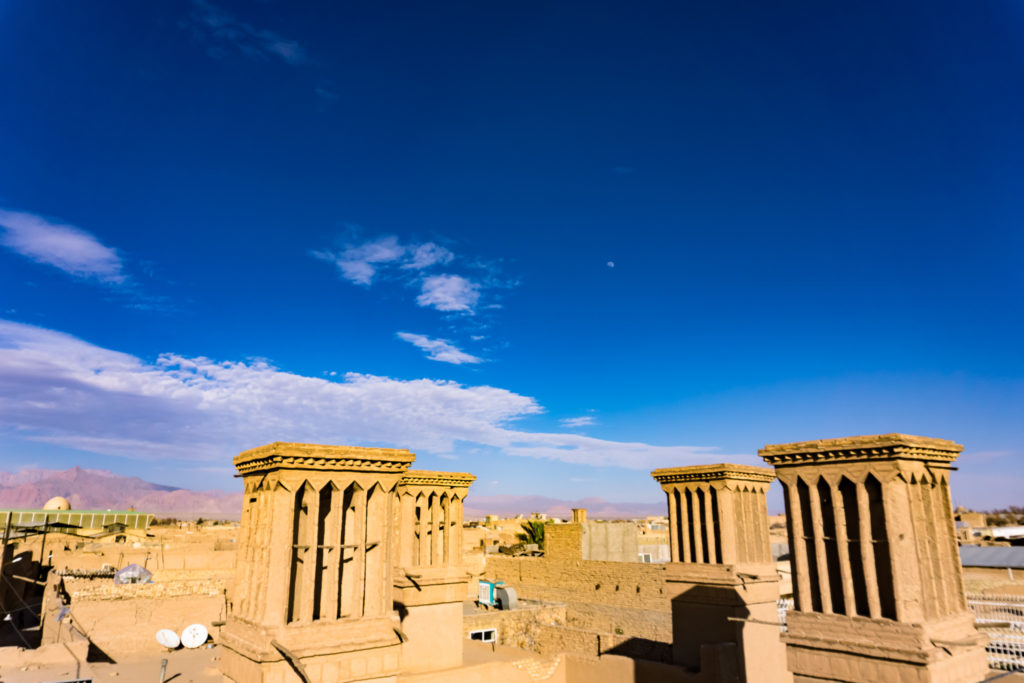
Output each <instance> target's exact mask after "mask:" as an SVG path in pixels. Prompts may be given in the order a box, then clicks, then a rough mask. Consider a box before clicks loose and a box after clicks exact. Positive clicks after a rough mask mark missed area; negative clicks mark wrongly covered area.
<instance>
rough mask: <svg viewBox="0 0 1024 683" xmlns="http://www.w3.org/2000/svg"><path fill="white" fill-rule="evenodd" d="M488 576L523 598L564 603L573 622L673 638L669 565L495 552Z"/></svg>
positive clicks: (601, 630) (636, 635)
mask: <svg viewBox="0 0 1024 683" xmlns="http://www.w3.org/2000/svg"><path fill="white" fill-rule="evenodd" d="M485 576H486V578H488V579H493V580H496V581H504V582H505V583H506V584H508V585H510V586H512V587H514V588H515V589H516V592H517V593H518V594H519V595H520V596H522V597H525V598H529V599H531V600H543V601H545V602H558V603H564V604H565V605H566V619H567V624H568V626H570V627H573V628H577V629H583V630H591V631H596V632H599V633H604V634H611V635H618V636H623V635H625V636H628V637H631V638H633V639H644V640H648V641H655V642H657V643H662V644H665V645H670V644H671V642H672V606H671V602H670V598H671V596H670V595H668V594H667V592H666V591H667V587H666V583H665V566H664V565H653V564H642V563H624V562H595V561H582V560H581V561H576V562H559V561H554V560H553V559H550V558H532V557H523V558H511V557H496V556H490V557H488V558H487V569H486V572H485Z"/></svg>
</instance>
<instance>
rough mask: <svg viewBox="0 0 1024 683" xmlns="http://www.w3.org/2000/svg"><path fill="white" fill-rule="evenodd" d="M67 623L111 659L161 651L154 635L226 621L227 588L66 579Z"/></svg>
mask: <svg viewBox="0 0 1024 683" xmlns="http://www.w3.org/2000/svg"><path fill="white" fill-rule="evenodd" d="M64 588H65V591H66V592H67V594H68V596H69V597H70V602H69V604H68V607H70V609H71V620H72V623H73V624H74V626H75V627H76V628H78V629H79V630H80V631H81V632H82V633H84V634H85V635H86V636H87V637H88V638H89V639H90V640H91V641H92V642H93V644H95V645H96V647H98V648H99V649H100V650H102V651H103V652H104V653H106V654H107V655H109V656H110V657H112V658H114V659H118V658H119V657H123V656H125V655H133V654H139V653H151V654H156V653H159V652H161V651H162V648H161V647H160V645H159V644H158V643H157V642H156V632H157V631H158V630H159V629H162V628H169V629H172V630H174V631H176V632H180V631H181V630H182V629H183V628H185V627H186V626H188V625H189V624H197V623H198V624H202V625H203V626H205V627H206V629H207V630H208V631H209V632H210V633H211V634H214V637H215V638H216V633H217V629H216V628H214V627H213V622H215V621H223V620H224V618H225V587H224V582H223V581H219V580H206V581H169V582H162V583H148V584H128V585H120V586H118V585H115V584H114V582H113V581H111V580H110V579H71V578H66V579H65V580H64Z"/></svg>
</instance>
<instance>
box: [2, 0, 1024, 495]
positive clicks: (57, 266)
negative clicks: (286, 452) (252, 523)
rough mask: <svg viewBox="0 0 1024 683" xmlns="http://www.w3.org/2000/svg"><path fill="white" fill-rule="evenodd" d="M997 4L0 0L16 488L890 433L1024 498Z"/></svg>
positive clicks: (750, 446) (541, 480)
mask: <svg viewBox="0 0 1024 683" xmlns="http://www.w3.org/2000/svg"><path fill="white" fill-rule="evenodd" d="M1022 36H1024V10H1022V9H1021V5H1019V4H1018V3H953V2H928V3H924V2H909V3H899V4H898V5H897V6H894V5H892V4H891V3H881V2H877V3H876V2H871V3H858V4H856V5H845V6H839V5H830V4H827V3H824V4H823V3H813V2H792V3H784V4H782V5H773V6H771V7H768V6H765V5H764V4H763V3H754V2H746V3H735V2H732V3H730V2H709V3H690V2H651V3H646V4H640V5H637V4H635V3H634V4H633V5H626V4H623V3H607V4H605V3H599V2H598V3H595V2H588V3H558V2H544V3H531V2H527V3H514V4H494V3H477V2H466V3H458V2H452V3H440V4H437V3H434V4H423V3H368V4H363V5H356V4H353V3H320V4H316V3H307V4H299V3H284V2H262V3H233V2H226V1H224V2H216V3H214V2H207V1H206V0H202V1H193V2H186V1H184V0H181V1H170V0H167V1H161V2H151V3H114V2H97V3H71V4H68V3H55V2H32V3H15V2H11V1H10V0H0V92H2V93H3V94H4V96H3V97H0V467H2V468H5V469H18V468H20V467H24V466H30V465H36V466H43V467H67V466H70V465H72V464H83V465H88V466H92V467H101V468H107V469H113V470H118V471H122V472H125V473H128V474H133V475H138V476H142V477H144V478H148V479H151V480H155V481H160V482H162V483H168V484H174V485H183V486H190V487H193V488H231V487H234V486H236V485H237V484H236V482H235V481H234V480H233V479H232V477H231V473H232V470H231V467H230V458H231V457H232V456H233V455H234V454H236V453H237V452H238V451H240V450H243V449H245V448H249V447H252V446H256V445H260V444H262V443H265V442H268V441H272V440H296V441H314V442H326V443H351V444H361V445H378V444H379V445H393V446H399V447H405V448H410V449H412V450H414V451H415V452H417V453H418V455H419V459H418V461H417V466H418V467H421V468H426V469H451V470H460V471H470V472H473V473H475V474H477V475H478V477H479V480H478V483H477V484H476V485H475V486H474V492H475V493H477V494H478V495H491V494H497V493H511V494H541V495H549V496H554V497H560V498H581V497H584V496H600V497H604V498H607V499H609V500H622V501H646V500H651V501H655V500H659V499H660V498H659V496H660V490H659V489H658V487H657V485H656V484H655V482H654V481H653V480H652V479H651V478H650V477H649V475H648V474H647V472H648V471H649V470H650V469H651V468H653V467H660V466H671V465H686V464H699V463H708V462H720V461H723V460H725V461H738V462H748V463H754V462H757V460H756V451H757V448H759V447H760V446H762V445H764V444H766V443H779V442H787V441H796V440H804V439H813V438H823V437H832V436H846V435H853V434H870V433H883V432H893V431H902V432H908V433H916V434H923V435H928V436H938V437H944V438H950V439H954V440H956V441H958V442H960V443H963V444H965V446H966V450H965V455H964V456H963V458H962V459H961V461H960V462H959V465H960V467H961V469H960V472H958V473H957V475H956V477H955V479H954V495H955V497H956V498H957V501H958V502H963V503H965V504H969V505H974V506H980V507H993V506H998V505H1006V504H1010V503H1020V502H1021V495H1020V491H1022V490H1024V460H1022V458H1024V447H1022V446H1021V444H1022V443H1024V419H1022V413H1024V354H1022V352H1021V349H1022V338H1021V337H1022V331H1024V317H1022V312H1021V311H1022V306H1021V304H1022V293H1024V276H1022V271H1024V258H1022V253H1024V252H1022V250H1024V236H1022V235H1024V233H1022V229H1021V219H1022V217H1024V193H1022V192H1021V186H1022V183H1021V181H1022V171H1021V169H1022V167H1021V153H1022V149H1024V145H1022V143H1024V127H1022V126H1021V125H1020V121H1021V120H1022V119H1024V111H1022V109H1024V107H1022V104H1024V89H1022V85H1021V84H1022V83H1024V40H1022Z"/></svg>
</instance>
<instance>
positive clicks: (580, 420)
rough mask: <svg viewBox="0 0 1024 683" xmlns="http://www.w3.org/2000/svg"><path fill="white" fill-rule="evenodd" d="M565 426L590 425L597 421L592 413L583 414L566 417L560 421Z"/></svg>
mask: <svg viewBox="0 0 1024 683" xmlns="http://www.w3.org/2000/svg"><path fill="white" fill-rule="evenodd" d="M558 422H559V424H561V425H562V426H563V427H569V428H573V427H589V426H590V425H592V424H594V423H595V422H596V421H595V420H594V418H593V417H591V416H590V415H583V416H581V417H566V418H563V419H561V420H559V421H558Z"/></svg>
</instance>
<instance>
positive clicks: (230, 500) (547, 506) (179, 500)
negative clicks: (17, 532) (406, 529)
mask: <svg viewBox="0 0 1024 683" xmlns="http://www.w3.org/2000/svg"><path fill="white" fill-rule="evenodd" d="M54 496H63V497H64V498H67V499H68V502H69V503H71V507H72V508H73V509H77V510H106V509H108V508H109V509H112V510H125V509H129V508H134V509H136V510H139V511H141V512H152V513H153V514H155V515H157V516H160V517H182V518H189V517H219V518H222V519H238V518H239V517H240V516H241V512H242V493H241V492H240V491H220V490H211V491H193V490H191V489H184V488H177V487H174V486H165V485H162V484H155V483H153V482H148V481H144V480H142V479H139V478H138V477H125V476H121V475H119V474H115V473H113V472H110V471H108V470H92V469H85V468H82V467H72V468H71V469H68V470H48V469H41V468H26V469H23V470H21V471H19V472H16V473H14V472H3V471H0V508H39V507H42V506H43V504H45V503H46V501H48V500H49V499H50V498H53V497H54ZM574 507H583V508H587V511H588V515H589V516H590V518H592V519H617V518H633V517H646V516H648V515H664V514H665V513H666V510H665V504H664V503H616V502H609V501H606V500H604V499H601V498H582V499H579V500H574V501H573V500H560V499H557V498H548V497H545V496H514V495H497V496H475V495H473V492H472V489H471V490H470V495H469V498H467V499H466V506H465V510H464V515H465V518H466V519H467V520H469V519H475V518H483V516H484V515H500V516H502V517H512V516H515V515H517V514H523V515H526V514H529V513H531V512H543V513H545V514H547V515H549V516H551V517H561V518H568V517H569V516H570V514H571V513H570V509H571V508H574Z"/></svg>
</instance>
